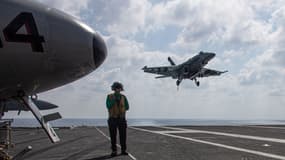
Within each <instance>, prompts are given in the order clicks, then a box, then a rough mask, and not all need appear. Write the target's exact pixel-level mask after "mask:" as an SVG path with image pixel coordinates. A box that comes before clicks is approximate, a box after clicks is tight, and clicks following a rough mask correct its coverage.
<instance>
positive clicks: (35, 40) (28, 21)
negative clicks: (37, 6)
mask: <svg viewBox="0 0 285 160" xmlns="http://www.w3.org/2000/svg"><path fill="white" fill-rule="evenodd" d="M23 25H25V28H26V31H27V34H17V32H18V31H19V29H20V28H21V27H22V26H23ZM3 33H4V36H5V40H6V41H7V42H22V43H31V46H32V50H33V51H34V52H44V49H43V46H42V43H43V42H45V40H44V37H43V36H41V35H39V32H38V29H37V25H36V23H35V19H34V17H33V14H32V13H27V12H22V13H20V14H19V15H18V16H17V17H16V18H15V19H14V20H13V21H12V22H11V23H10V24H9V25H8V26H7V27H6V28H5V29H4V30H3ZM1 46H2V47H3V45H2V42H1V40H0V48H1Z"/></svg>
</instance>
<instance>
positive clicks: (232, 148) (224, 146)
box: [129, 127, 285, 160]
mask: <svg viewBox="0 0 285 160" xmlns="http://www.w3.org/2000/svg"><path fill="white" fill-rule="evenodd" d="M129 128H132V129H135V130H138V131H143V132H149V133H154V134H160V135H164V136H168V137H173V138H178V139H184V140H188V141H192V142H197V143H203V144H208V145H212V146H216V147H221V148H226V149H230V150H235V151H240V152H246V153H250V154H255V155H258V156H263V157H268V158H274V159H280V160H285V156H281V155H276V154H271V153H265V152H260V151H256V150H250V149H245V148H239V147H234V146H230V145H224V144H220V143H213V142H209V141H204V140H199V139H194V138H189V137H183V136H177V135H172V134H166V133H160V132H155V131H151V130H146V129H142V128H136V127H129Z"/></svg>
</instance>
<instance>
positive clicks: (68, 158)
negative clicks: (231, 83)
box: [9, 125, 285, 160]
mask: <svg viewBox="0 0 285 160" xmlns="http://www.w3.org/2000/svg"><path fill="white" fill-rule="evenodd" d="M56 132H57V133H58V135H59V137H61V141H60V142H59V143H57V144H52V143H50V140H49V139H48V137H47V136H46V134H45V133H44V131H43V130H42V129H37V128H13V132H12V140H13V143H14V144H15V147H14V148H12V149H11V150H10V151H9V153H10V155H15V154H16V153H18V152H20V151H21V150H23V149H24V148H25V147H27V146H28V145H31V146H32V148H33V149H32V150H31V151H30V152H28V153H27V154H25V155H24V156H23V157H22V158H23V159H24V160H39V159H40V160H104V159H114V160H276V159H277V160H278V159H279V160H282V159H283V160H285V126H282V125H278V126H277V125H266V126H261V125H258V126H168V127H167V126H148V127H147V126H144V127H142V126H140V127H135V126H129V127H128V138H127V147H128V149H127V151H128V153H129V155H128V156H123V155H118V156H116V157H110V151H111V149H110V142H109V133H108V128H107V127H75V128H56ZM118 151H120V146H119V145H118ZM118 153H119V152H118Z"/></svg>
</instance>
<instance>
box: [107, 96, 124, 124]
mask: <svg viewBox="0 0 285 160" xmlns="http://www.w3.org/2000/svg"><path fill="white" fill-rule="evenodd" d="M108 96H109V98H110V100H112V101H115V103H114V104H113V106H112V107H111V108H110V109H109V110H108V111H109V117H110V118H124V117H125V116H126V109H125V97H124V96H123V95H121V99H120V102H119V103H118V102H116V100H115V95H114V94H109V95H108Z"/></svg>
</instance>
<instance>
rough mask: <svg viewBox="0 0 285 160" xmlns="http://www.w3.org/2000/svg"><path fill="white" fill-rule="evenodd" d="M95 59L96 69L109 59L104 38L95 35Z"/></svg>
mask: <svg viewBox="0 0 285 160" xmlns="http://www.w3.org/2000/svg"><path fill="white" fill-rule="evenodd" d="M93 57H94V63H95V66H96V68H98V67H99V66H100V65H101V64H102V63H103V62H104V60H105V59H106V57H107V47H106V44H105V42H104V40H103V38H102V37H101V36H100V35H99V34H97V33H95V34H94V36H93Z"/></svg>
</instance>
